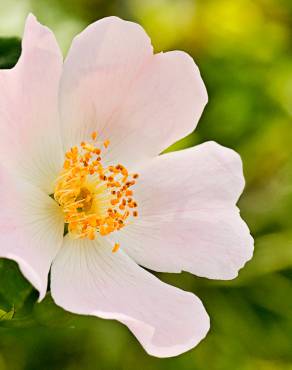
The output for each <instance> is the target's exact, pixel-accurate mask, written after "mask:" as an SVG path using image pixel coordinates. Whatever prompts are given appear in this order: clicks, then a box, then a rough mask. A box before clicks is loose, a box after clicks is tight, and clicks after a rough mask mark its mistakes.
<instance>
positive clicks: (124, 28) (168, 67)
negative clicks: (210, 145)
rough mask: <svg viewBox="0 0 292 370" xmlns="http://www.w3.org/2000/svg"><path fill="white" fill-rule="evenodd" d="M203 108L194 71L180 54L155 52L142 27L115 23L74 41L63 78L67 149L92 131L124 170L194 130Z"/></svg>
mask: <svg viewBox="0 0 292 370" xmlns="http://www.w3.org/2000/svg"><path fill="white" fill-rule="evenodd" d="M206 102H207V93H206V89H205V86H204V84H203V81H202V79H201V76H200V73H199V71H198V68H197V66H196V65H195V63H194V61H193V60H192V58H191V57H190V56H189V55H187V54H186V53H183V52H178V51H173V52H169V53H165V54H163V53H160V54H157V55H153V54H152V47H151V44H150V40H149V38H148V36H147V35H146V33H145V32H144V31H143V29H142V28H141V27H140V26H139V25H137V24H135V23H131V22H126V21H123V20H121V19H119V18H116V17H109V18H104V19H102V20H100V21H98V22H96V23H94V24H92V25H90V26H89V27H88V28H87V29H86V30H85V31H84V32H82V33H81V34H80V35H79V36H78V37H76V38H75V40H74V41H73V43H72V46H71V49H70V51H69V54H68V57H67V59H66V61H65V65H64V73H63V75H62V80H61V112H62V126H63V136H64V141H65V143H66V147H67V148H68V147H70V146H72V145H76V144H78V143H79V142H80V141H82V140H88V139H89V138H90V134H91V133H92V132H93V131H95V130H96V131H97V132H98V134H99V138H100V139H101V141H104V140H106V139H109V140H110V142H111V145H110V148H109V150H108V154H107V159H108V161H109V162H111V161H117V160H118V161H122V162H123V163H124V164H126V165H129V164H132V163H138V162H141V161H143V160H144V159H147V158H149V157H153V156H155V155H157V154H159V153H160V152H161V151H162V150H164V149H165V148H166V147H168V146H169V145H171V144H172V143H173V142H174V141H177V140H179V139H180V138H182V137H184V136H186V135H187V134H189V133H190V132H192V131H193V130H194V128H195V126H196V123H197V122H198V120H199V118H200V115H201V113H202V111H203V108H204V106H205V104H206Z"/></svg>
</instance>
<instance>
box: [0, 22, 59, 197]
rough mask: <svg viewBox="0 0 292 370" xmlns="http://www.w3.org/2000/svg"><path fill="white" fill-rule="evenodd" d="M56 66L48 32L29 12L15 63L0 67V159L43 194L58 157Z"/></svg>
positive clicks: (55, 50)
mask: <svg viewBox="0 0 292 370" xmlns="http://www.w3.org/2000/svg"><path fill="white" fill-rule="evenodd" d="M61 70H62V55H61V53H60V50H59V48H58V45H57V43H56V40H55V38H54V36H53V34H52V33H51V32H50V31H49V30H48V29H47V28H46V27H44V26H42V25H40V24H39V23H38V22H37V21H36V19H35V17H34V16H32V15H29V16H28V18H27V21H26V25H25V30H24V35H23V41H22V54H21V57H20V59H19V61H18V63H17V64H16V66H15V67H14V68H13V69H9V70H0V91H1V93H0V159H1V162H2V163H5V165H6V166H8V167H10V168H13V170H14V171H17V172H18V173H19V174H20V175H21V176H23V177H25V178H26V179H27V180H28V181H30V182H33V183H34V184H35V185H37V186H40V187H41V188H42V189H43V190H44V191H46V192H48V193H52V186H53V185H52V184H53V181H54V179H55V178H56V175H57V173H58V172H59V170H60V167H61V166H62V160H63V152H62V145H61V136H60V132H59V131H60V128H59V118H58V104H57V96H58V85H59V79H60V75H61Z"/></svg>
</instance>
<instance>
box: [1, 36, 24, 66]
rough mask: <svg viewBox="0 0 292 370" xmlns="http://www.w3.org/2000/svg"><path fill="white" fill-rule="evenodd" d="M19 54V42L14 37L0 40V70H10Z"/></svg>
mask: <svg viewBox="0 0 292 370" xmlns="http://www.w3.org/2000/svg"><path fill="white" fill-rule="evenodd" d="M20 53H21V40H20V39H18V38H16V37H11V38H0V68H3V69H5V68H12V67H13V66H14V65H15V64H16V62H17V60H18V58H19V56H20Z"/></svg>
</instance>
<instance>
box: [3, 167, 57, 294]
mask: <svg viewBox="0 0 292 370" xmlns="http://www.w3.org/2000/svg"><path fill="white" fill-rule="evenodd" d="M0 188H1V192H0V203H1V209H0V257H4V258H10V259H13V260H15V261H16V262H18V264H19V267H20V269H21V271H22V273H23V274H24V276H25V277H26V278H27V279H28V280H29V281H30V282H31V284H32V285H34V287H35V288H36V289H38V291H39V292H40V297H39V299H42V298H43V297H44V296H45V294H46V290H47V277H48V273H49V270H50V266H51V262H52V260H53V258H54V257H55V255H56V253H57V251H58V250H59V248H60V246H61V244H62V242H63V231H64V222H63V217H62V214H61V213H60V210H59V206H58V205H57V203H56V202H55V201H53V200H52V199H51V198H50V197H49V196H48V195H46V194H45V193H43V192H42V191H40V190H39V189H38V188H36V187H34V186H33V185H31V184H30V183H28V182H26V181H25V180H23V179H22V178H16V177H14V176H12V175H11V174H8V173H7V172H6V171H5V170H4V169H3V168H1V169H0Z"/></svg>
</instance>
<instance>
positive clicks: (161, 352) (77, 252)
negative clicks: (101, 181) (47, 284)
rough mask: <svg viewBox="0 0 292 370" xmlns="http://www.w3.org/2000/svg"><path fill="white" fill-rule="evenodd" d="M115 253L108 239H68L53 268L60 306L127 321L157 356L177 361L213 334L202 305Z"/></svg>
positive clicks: (126, 323)
mask: <svg viewBox="0 0 292 370" xmlns="http://www.w3.org/2000/svg"><path fill="white" fill-rule="evenodd" d="M111 249H112V247H111V245H109V244H107V241H106V240H105V239H104V238H99V239H97V240H95V241H89V240H71V239H70V238H69V237H66V238H65V242H64V245H63V247H62V249H61V250H60V252H59V253H58V255H57V257H56V259H55V261H54V262H53V265H52V271H51V291H52V296H53V298H54V300H55V302H56V303H57V304H58V305H60V306H62V307H64V308H65V309H66V310H69V311H72V312H75V313H79V314H88V315H96V316H99V317H103V318H105V319H116V320H119V321H121V322H122V323H124V324H125V325H127V326H128V328H129V329H130V330H131V331H132V332H133V334H134V335H135V336H136V337H137V339H138V340H139V341H140V342H141V344H142V345H143V347H144V348H145V349H146V351H147V352H148V353H149V354H151V355H154V356H158V357H169V356H175V355H178V354H180V353H182V352H185V351H187V350H189V349H190V348H192V347H194V346H195V345H197V344H198V342H199V341H200V340H202V339H203V338H204V337H205V335H206V333H207V331H208V330H209V318H208V315H207V313H206V311H205V309H204V307H203V305H202V303H201V301H200V300H199V299H198V298H197V297H196V296H195V295H193V294H191V293H188V292H184V291H182V290H180V289H177V288H174V287H171V286H169V285H167V284H164V283H162V282H161V281H159V280H158V279H157V278H156V277H154V276H153V275H151V274H150V273H148V272H147V271H145V270H143V269H142V268H141V267H139V266H138V265H136V263H135V262H133V261H132V260H131V259H130V258H129V257H128V256H127V255H126V254H125V253H123V252H122V251H118V252H116V253H112V251H111Z"/></svg>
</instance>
